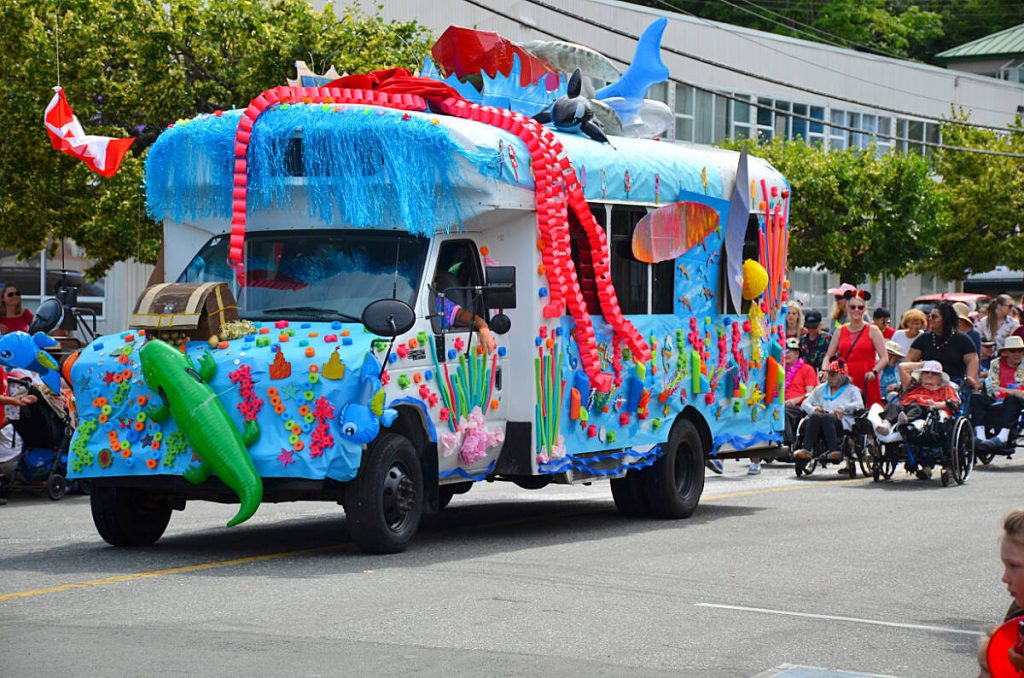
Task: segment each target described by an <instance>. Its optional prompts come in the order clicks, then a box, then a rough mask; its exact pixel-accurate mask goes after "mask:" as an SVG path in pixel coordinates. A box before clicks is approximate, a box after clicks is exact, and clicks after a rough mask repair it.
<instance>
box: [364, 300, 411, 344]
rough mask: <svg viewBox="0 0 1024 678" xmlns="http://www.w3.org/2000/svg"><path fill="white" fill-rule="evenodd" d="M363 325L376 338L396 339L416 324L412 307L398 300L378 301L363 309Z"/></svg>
mask: <svg viewBox="0 0 1024 678" xmlns="http://www.w3.org/2000/svg"><path fill="white" fill-rule="evenodd" d="M362 321H363V325H365V326H366V329H368V330H370V331H371V332H373V333H374V334H376V335H377V336H378V337H391V338H394V337H397V336H398V335H399V334H405V333H406V332H408V331H409V329H410V328H412V326H413V325H414V324H415V323H416V313H415V312H414V311H413V310H412V306H410V305H409V304H407V303H405V302H404V301H401V300H400V299H378V300H377V301H374V302H371V303H370V304H368V305H367V306H366V308H364V309H363V317H362Z"/></svg>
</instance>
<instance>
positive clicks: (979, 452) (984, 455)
mask: <svg viewBox="0 0 1024 678" xmlns="http://www.w3.org/2000/svg"><path fill="white" fill-rule="evenodd" d="M974 458H975V459H977V460H978V461H980V462H981V463H982V464H984V465H985V466H988V465H989V464H991V463H992V460H994V459H995V458H996V455H995V453H994V452H989V451H988V450H986V449H984V448H982V447H975V448H974Z"/></svg>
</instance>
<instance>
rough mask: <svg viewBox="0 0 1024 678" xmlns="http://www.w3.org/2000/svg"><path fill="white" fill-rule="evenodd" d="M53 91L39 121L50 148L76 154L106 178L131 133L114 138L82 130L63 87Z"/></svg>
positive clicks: (113, 171) (114, 170) (125, 149)
mask: <svg viewBox="0 0 1024 678" xmlns="http://www.w3.org/2000/svg"><path fill="white" fill-rule="evenodd" d="M53 91H54V95H53V98H52V99H50V103H49V104H47V105H46V112H45V113H44V114H43V122H44V123H45V124H46V133H47V134H49V135H50V143H51V144H52V145H53V148H54V150H56V151H61V152H63V153H67V154H68V155H70V156H73V157H75V158H78V159H79V160H81V161H82V162H84V163H85V164H86V165H88V166H89V169H91V170H92V171H93V172H95V173H96V174H99V175H100V176H102V177H107V178H108V179H109V178H110V177H112V176H114V175H115V174H116V173H117V170H118V169H120V167H121V161H122V160H124V156H125V154H126V153H127V152H128V147H129V146H131V145H132V142H134V141H135V138H134V137H128V138H127V139H115V138H113V137H98V136H93V135H91V134H86V133H85V130H84V129H82V124H81V123H80V122H78V118H77V117H76V116H75V114H74V112H73V111H72V110H71V106H69V105H68V100H67V99H65V98H64V90H63V89H61V88H60V87H54V88H53Z"/></svg>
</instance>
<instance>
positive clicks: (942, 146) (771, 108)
mask: <svg viewBox="0 0 1024 678" xmlns="http://www.w3.org/2000/svg"><path fill="white" fill-rule="evenodd" d="M463 1H464V2H466V3H467V4H470V5H473V6H474V7H478V8H479V9H482V10H484V11H486V12H490V13H491V14H495V15H497V16H500V17H501V18H503V19H506V20H508V21H511V22H513V23H515V24H522V20H521V19H520V18H517V17H514V16H512V15H510V14H507V13H505V12H502V11H501V10H498V9H495V8H493V7H490V6H488V5H486V4H484V3H482V2H479V1H478V0H463ZM530 28H531V30H533V31H536V32H537V33H542V34H544V35H547V36H549V37H552V38H554V39H556V40H560V41H562V42H575V41H574V40H572V39H571V38H568V37H566V36H564V35H560V34H558V33H555V32H553V31H550V30H547V29H545V28H540V27H537V26H530ZM627 36H628V34H627ZM632 37H633V39H634V40H637V39H638V38H637V37H636V36H632ZM595 51H598V50H595ZM598 53H599V54H601V55H602V56H605V57H607V58H608V59H611V60H612V61H617V62H619V63H621V64H627V65H628V64H629V63H630V62H629V61H627V60H626V59H621V58H619V57H616V56H613V55H610V54H605V53H604V52H600V51H598ZM668 79H669V80H670V81H672V82H674V83H676V84H677V85H683V86H684V87H692V88H694V89H695V90H699V91H701V92H708V93H709V94H713V95H715V96H719V97H722V98H725V99H729V100H731V101H736V102H739V103H742V104H745V105H747V106H752V107H755V108H760V109H765V110H769V111H772V112H774V113H780V114H782V115H785V116H789V117H792V118H794V119H796V120H806V121H807V122H809V123H814V124H819V125H822V126H823V127H828V128H830V129H839V130H843V131H845V132H853V133H854V134H859V135H862V136H866V137H876V138H879V139H887V140H890V141H896V142H899V141H907V142H910V143H913V144H914V145H920V146H922V147H928V148H937V149H941V150H945V151H958V152H963V153H974V154H977V155H993V156H1001V157H1009V158H1024V153H1013V152H1010V151H990V150H986V149H981V148H968V147H966V146H948V145H945V144H936V143H933V142H930V141H924V140H921V141H918V140H916V139H915V140H913V141H911V140H909V139H903V138H900V137H896V136H893V135H891V134H879V133H878V132H867V131H865V130H862V129H857V128H855V127H849V126H847V125H837V124H834V123H831V122H826V121H824V120H818V119H817V118H812V117H810V116H808V115H801V114H799V113H793V112H792V111H789V110H785V109H781V108H776V107H775V106H764V105H762V104H760V103H754V102H753V101H750V100H748V99H744V98H742V97H739V96H736V95H735V94H729V93H726V92H720V91H717V90H713V89H710V88H708V87H702V86H700V85H695V84H693V83H689V82H686V81H685V80H680V79H679V78H674V77H671V76H670V77H669V78H668Z"/></svg>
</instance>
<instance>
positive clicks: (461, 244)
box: [430, 240, 486, 333]
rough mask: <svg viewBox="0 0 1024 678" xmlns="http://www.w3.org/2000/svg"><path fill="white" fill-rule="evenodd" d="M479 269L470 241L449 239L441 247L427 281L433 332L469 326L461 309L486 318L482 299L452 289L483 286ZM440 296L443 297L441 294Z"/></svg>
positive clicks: (472, 244)
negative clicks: (431, 275)
mask: <svg viewBox="0 0 1024 678" xmlns="http://www.w3.org/2000/svg"><path fill="white" fill-rule="evenodd" d="M483 279H484V277H483V269H482V268H481V266H480V257H479V255H478V254H477V247H476V243H474V242H473V241H472V240H449V241H447V242H444V243H442V244H441V249H440V251H439V252H438V255H437V267H436V268H435V269H434V275H433V278H432V279H431V290H430V292H431V304H432V308H431V310H430V313H431V324H432V326H433V329H434V332H435V333H440V332H441V331H442V330H443V329H449V328H450V329H456V330H468V329H470V328H471V327H473V324H472V323H471V322H469V321H468V320H467V319H466V317H465V314H462V313H460V312H459V311H460V310H461V309H464V310H467V311H470V312H472V313H473V314H474V315H478V316H480V317H486V312H485V310H484V308H483V298H482V296H481V295H479V294H475V293H474V292H473V291H472V290H467V289H454V288H459V287H470V286H473V285H482V284H483ZM442 293H443V294H442Z"/></svg>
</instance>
